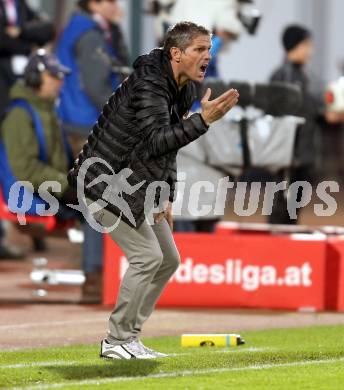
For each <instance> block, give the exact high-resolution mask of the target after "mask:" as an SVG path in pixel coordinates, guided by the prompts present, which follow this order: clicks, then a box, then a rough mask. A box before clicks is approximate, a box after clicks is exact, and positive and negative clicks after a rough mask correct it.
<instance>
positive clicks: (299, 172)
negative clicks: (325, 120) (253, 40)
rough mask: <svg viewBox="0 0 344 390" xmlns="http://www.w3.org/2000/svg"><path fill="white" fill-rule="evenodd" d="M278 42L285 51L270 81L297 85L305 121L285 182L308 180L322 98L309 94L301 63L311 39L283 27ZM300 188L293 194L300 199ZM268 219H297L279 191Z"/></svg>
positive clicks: (306, 58) (281, 176)
mask: <svg viewBox="0 0 344 390" xmlns="http://www.w3.org/2000/svg"><path fill="white" fill-rule="evenodd" d="M282 44H283V48H284V50H285V52H286V57H285V60H284V62H283V64H282V65H281V66H280V67H279V68H278V69H276V70H275V71H274V72H273V74H272V75H271V77H270V81H273V82H274V81H277V82H286V83H292V84H295V85H298V86H299V87H300V88H301V92H302V94H303V103H302V107H301V109H300V114H299V115H300V116H302V117H304V118H305V119H306V123H305V124H304V125H303V126H301V127H300V129H299V130H298V135H297V139H296V144H295V157H294V166H293V167H292V168H291V169H290V172H289V181H290V182H291V183H293V182H295V181H310V182H311V181H312V180H313V177H312V171H314V165H315V161H316V156H317V155H318V152H319V151H318V150H317V136H318V124H317V120H318V118H319V113H320V109H321V107H322V99H321V96H320V93H319V96H315V95H314V94H313V93H311V88H310V79H309V77H308V76H307V74H306V72H305V69H304V68H305V66H306V65H307V63H308V62H309V61H310V59H311V56H312V53H313V41H312V35H311V32H310V31H309V30H308V29H306V28H305V27H303V26H299V25H290V26H287V27H286V28H285V29H284V31H283V35H282ZM277 180H278V181H282V180H285V177H284V173H283V172H280V173H279V174H278V175H277ZM301 195H302V193H301V191H299V193H298V195H297V197H298V199H300V198H301ZM269 222H270V223H275V224H295V223H297V220H295V219H290V217H289V214H288V210H287V200H286V196H285V194H283V193H281V192H279V193H278V194H277V198H276V199H275V201H274V204H273V208H272V214H271V215H270V216H269Z"/></svg>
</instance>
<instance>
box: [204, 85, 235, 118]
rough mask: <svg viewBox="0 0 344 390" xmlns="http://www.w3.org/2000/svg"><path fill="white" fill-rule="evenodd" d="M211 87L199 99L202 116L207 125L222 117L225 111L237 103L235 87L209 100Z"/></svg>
mask: <svg viewBox="0 0 344 390" xmlns="http://www.w3.org/2000/svg"><path fill="white" fill-rule="evenodd" d="M210 95H211V89H210V88H208V89H207V92H206V93H205V95H204V96H203V99H202V100H201V105H202V112H201V115H202V118H203V120H204V122H205V123H206V124H207V125H210V124H211V123H213V122H215V121H217V120H218V119H220V118H222V117H223V116H224V115H225V114H227V112H228V111H229V110H230V109H231V108H232V107H233V106H235V105H236V104H237V103H238V99H239V93H238V91H237V90H236V89H230V90H228V91H227V92H225V93H223V94H222V95H221V96H219V97H217V98H216V99H214V100H209V98H210Z"/></svg>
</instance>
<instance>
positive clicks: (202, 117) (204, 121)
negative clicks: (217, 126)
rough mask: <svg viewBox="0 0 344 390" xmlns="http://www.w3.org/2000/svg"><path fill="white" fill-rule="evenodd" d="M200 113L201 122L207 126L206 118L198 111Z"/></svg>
mask: <svg viewBox="0 0 344 390" xmlns="http://www.w3.org/2000/svg"><path fill="white" fill-rule="evenodd" d="M200 115H201V119H202V121H203V123H204V124H205V125H206V126H207V127H209V125H210V123H209V122H208V121H207V119H206V118H204V115H203V114H202V113H200Z"/></svg>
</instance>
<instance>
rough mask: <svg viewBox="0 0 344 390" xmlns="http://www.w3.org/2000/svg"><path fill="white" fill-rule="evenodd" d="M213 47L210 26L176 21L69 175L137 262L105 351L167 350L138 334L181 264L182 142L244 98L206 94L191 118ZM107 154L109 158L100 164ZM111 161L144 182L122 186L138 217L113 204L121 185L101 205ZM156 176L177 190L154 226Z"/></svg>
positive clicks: (113, 354) (145, 353)
mask: <svg viewBox="0 0 344 390" xmlns="http://www.w3.org/2000/svg"><path fill="white" fill-rule="evenodd" d="M210 48H211V37H210V33H209V31H208V30H206V29H205V28H204V27H201V26H198V25H196V24H194V23H190V22H182V23H178V24H176V25H175V26H174V27H172V28H171V29H170V30H169V31H168V33H167V36H166V40H165V43H164V47H163V48H160V49H154V50H153V51H152V52H151V53H150V54H148V55H143V56H141V57H139V58H138V59H137V60H136V61H135V63H134V72H133V73H132V74H131V75H130V77H128V78H127V79H126V80H125V81H124V82H123V83H122V85H121V86H120V87H119V88H118V89H117V90H116V92H115V93H114V94H113V95H112V96H111V97H110V99H109V101H108V102H107V103H106V104H105V106H104V108H103V111H102V114H101V115H100V117H99V119H98V122H97V123H96V125H95V126H94V128H93V132H92V133H91V134H90V136H89V138H88V142H87V143H86V145H84V148H83V150H82V152H81V153H80V155H79V158H78V159H77V160H76V162H75V165H74V169H73V170H72V171H71V172H70V174H69V179H70V183H71V184H73V185H75V186H76V185H78V189H79V190H82V191H83V192H84V194H85V195H86V197H87V198H88V201H87V203H88V205H89V209H90V211H91V212H92V211H94V210H96V212H95V213H94V217H95V219H96V220H97V221H98V222H100V223H101V224H102V225H103V226H105V227H109V226H112V225H113V224H114V223H116V224H117V227H116V228H115V229H113V230H112V232H111V237H112V238H113V240H114V241H116V243H117V244H118V245H119V246H120V247H121V249H122V250H123V252H124V253H125V255H126V257H127V259H128V262H129V267H128V270H127V272H126V273H125V275H124V277H123V280H122V284H121V287H120V292H119V295H118V298H117V304H116V307H115V309H114V311H113V313H112V314H111V317H110V321H109V333H108V335H107V337H106V339H104V340H103V341H102V343H101V356H102V357H107V358H112V359H131V358H138V359H147V358H156V357H160V356H164V354H161V353H159V352H155V351H152V350H150V349H148V348H146V347H145V346H144V345H143V344H142V343H141V342H140V340H139V338H138V337H139V334H140V332H141V328H142V325H143V323H144V322H145V321H146V320H147V318H148V317H149V316H150V314H151V313H152V311H153V309H154V306H155V303H156V301H157V299H158V298H159V296H160V294H161V292H162V290H163V289H164V287H165V285H166V283H167V282H168V280H169V279H170V277H171V275H172V274H173V273H174V271H175V270H176V269H177V267H178V265H179V254H178V250H177V248H176V245H175V243H174V240H173V235H172V215H171V203H170V202H171V201H173V198H174V187H175V182H176V155H177V152H178V149H180V148H181V147H183V146H184V145H186V144H188V143H190V142H192V141H193V140H195V139H197V138H198V137H200V136H201V135H202V134H204V133H205V132H206V131H207V130H208V126H209V125H210V124H211V123H212V122H214V121H216V120H217V119H219V118H221V117H222V116H223V115H225V114H226V113H227V112H228V111H229V110H230V109H231V108H232V107H233V106H234V105H235V104H236V103H237V101H238V93H237V91H236V90H230V91H227V92H226V93H224V94H223V95H221V96H220V97H218V98H217V99H215V100H213V101H209V98H210V95H211V91H210V89H209V90H207V92H206V94H205V96H204V98H203V99H202V112H201V113H200V114H193V115H191V116H190V117H189V118H187V119H183V118H184V117H185V114H186V113H187V111H188V110H189V108H190V107H191V105H192V102H193V99H194V85H193V81H198V82H202V81H203V79H204V75H205V72H206V68H207V66H208V64H209V61H210V54H209V50H210ZM92 157H93V158H96V163H95V164H92V165H90V166H89V168H88V169H87V171H86V172H85V169H84V167H85V165H84V163H85V162H86V163H87V161H88V160H89V161H90V160H91V158H92ZM99 159H101V160H102V161H103V162H104V163H103V164H101V163H99ZM110 167H111V169H112V170H113V171H114V172H116V173H119V172H120V171H125V169H124V168H126V169H127V171H128V168H129V169H130V170H131V171H132V172H133V173H132V174H131V175H130V176H129V177H127V176H126V178H127V179H128V183H129V184H130V186H131V188H134V187H135V188H137V187H139V189H137V190H136V191H135V192H134V193H122V196H121V200H122V201H123V200H124V201H125V202H126V204H127V205H128V206H129V208H130V211H131V214H132V216H133V217H134V221H133V220H132V219H130V218H129V217H128V214H130V213H126V214H124V212H123V211H124V209H123V208H122V209H120V208H119V207H117V206H116V205H115V204H114V203H111V200H112V199H113V198H114V197H115V195H117V193H116V192H113V193H112V194H110V196H109V197H107V199H108V200H110V202H106V204H107V205H106V207H105V208H103V209H100V210H99V207H98V210H97V206H99V205H100V204H101V203H102V202H104V199H102V195H103V193H104V194H105V193H106V192H108V189H109V187H110V186H108V187H107V188H105V187H104V183H103V182H99V181H98V182H97V178H100V177H101V176H103V177H105V176H106V175H109V168H110ZM83 175H84V180H82V176H83ZM156 181H159V182H160V183H164V184H165V185H166V188H170V191H169V192H168V193H167V194H166V193H164V191H161V192H160V195H161V197H160V199H156V203H160V204H161V203H162V205H163V206H164V208H163V209H162V210H161V212H156V213H155V214H154V224H153V225H152V226H151V225H150V224H149V223H148V222H147V217H148V215H147V213H146V212H145V202H147V201H148V203H149V201H151V200H152V198H153V199H154V195H153V196H152V194H150V193H149V191H148V188H149V185H150V184H152V183H153V184H154V182H156ZM94 183H97V184H94ZM112 184H113V188H114V191H117V190H118V188H117V189H115V187H116V186H117V185H120V184H121V183H112ZM122 184H123V183H122ZM104 190H106V191H104ZM163 193H164V194H163ZM104 198H105V196H104ZM147 198H148V199H147ZM157 198H159V195H157ZM93 201H95V202H93ZM166 201H167V202H166ZM92 202H93V203H92ZM147 211H148V212H150V211H151V210H150V209H149V210H147ZM119 216H121V217H119Z"/></svg>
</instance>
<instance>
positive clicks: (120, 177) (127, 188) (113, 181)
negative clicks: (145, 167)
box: [68, 157, 145, 233]
mask: <svg viewBox="0 0 344 390" xmlns="http://www.w3.org/2000/svg"><path fill="white" fill-rule="evenodd" d="M93 164H103V165H105V166H106V168H108V170H109V171H110V172H111V173H110V174H101V175H99V176H98V177H96V178H95V179H94V180H92V181H91V183H89V184H88V185H87V186H86V188H91V187H93V186H95V185H99V184H100V183H102V182H103V183H105V184H106V188H105V190H104V192H103V194H102V197H101V199H98V200H97V201H95V202H92V201H89V200H87V199H86V197H85V192H84V188H85V177H86V173H87V171H88V170H89V168H90V167H91V166H92V165H93ZM132 173H133V171H132V170H131V169H130V168H124V169H122V170H121V171H120V172H119V173H117V174H116V173H115V172H114V170H113V169H112V167H111V166H110V164H108V163H107V162H106V161H105V160H103V159H101V158H99V157H90V158H88V159H86V160H85V161H84V162H83V163H82V165H81V166H80V169H79V173H78V177H77V197H78V202H79V204H78V205H72V204H69V205H68V206H69V207H71V208H73V209H75V210H78V211H80V212H81V213H82V214H83V216H84V217H85V219H86V221H87V222H88V223H89V225H90V226H91V227H92V228H93V229H94V230H96V231H97V232H100V233H109V232H112V231H113V230H114V229H116V227H117V226H118V225H119V223H120V222H121V219H122V216H125V217H126V218H127V219H128V221H130V223H132V224H133V225H134V226H136V221H135V218H134V216H133V213H132V211H131V209H130V207H129V205H128V203H127V202H126V200H125V199H124V197H123V194H127V195H132V194H133V193H134V192H136V191H137V190H138V189H139V188H140V187H142V185H143V184H144V183H145V180H143V181H141V182H140V183H138V184H136V185H134V186H132V185H131V184H130V183H129V182H128V180H127V179H128V178H129V176H130V175H131V174H132ZM109 204H111V205H113V206H116V207H117V208H118V209H119V210H120V215H119V217H118V219H117V220H116V222H115V223H114V224H113V225H111V226H103V225H102V224H100V223H99V222H98V221H97V218H99V217H100V215H102V210H103V209H105V208H106V207H107V206H108V205H109Z"/></svg>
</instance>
